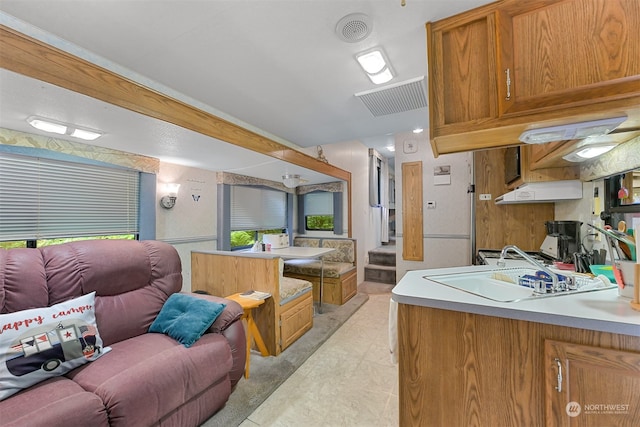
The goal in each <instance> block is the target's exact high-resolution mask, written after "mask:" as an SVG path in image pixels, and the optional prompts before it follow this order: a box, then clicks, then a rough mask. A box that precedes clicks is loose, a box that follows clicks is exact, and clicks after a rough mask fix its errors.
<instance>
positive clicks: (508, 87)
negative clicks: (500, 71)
mask: <svg viewBox="0 0 640 427" xmlns="http://www.w3.org/2000/svg"><path fill="white" fill-rule="evenodd" d="M504 73H505V74H506V75H507V97H506V98H505V99H506V100H507V101H509V100H510V99H511V70H510V69H509V68H507V69H506V70H504Z"/></svg>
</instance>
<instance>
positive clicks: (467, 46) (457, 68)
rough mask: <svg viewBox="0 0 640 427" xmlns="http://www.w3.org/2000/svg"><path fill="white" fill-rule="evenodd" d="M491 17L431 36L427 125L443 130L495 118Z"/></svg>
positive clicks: (493, 29) (493, 27) (493, 31)
mask: <svg viewBox="0 0 640 427" xmlns="http://www.w3.org/2000/svg"><path fill="white" fill-rule="evenodd" d="M494 33H495V25H494V19H493V15H490V16H484V17H481V18H480V19H475V20H472V21H470V22H468V23H465V24H462V25H459V26H456V27H453V28H451V29H445V30H442V31H437V32H434V33H432V37H433V39H432V43H429V46H431V47H432V48H433V52H432V55H433V58H434V61H432V62H431V64H438V65H439V66H435V67H432V68H431V70H430V75H431V79H432V81H433V90H432V91H431V104H432V105H433V106H434V107H435V108H433V109H432V110H431V111H432V113H433V114H432V116H431V123H432V125H433V126H435V127H436V128H446V127H447V126H455V125H458V124H461V123H467V124H469V123H471V124H472V123H474V122H478V121H482V120H486V119H489V118H494V117H496V114H497V109H496V104H495V78H494V74H495V73H494V68H495V65H494V62H495V54H494V52H493V51H492V52H489V51H488V47H489V46H491V45H492V44H493V43H492V42H494V39H493V34H494Z"/></svg>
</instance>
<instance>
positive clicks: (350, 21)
mask: <svg viewBox="0 0 640 427" xmlns="http://www.w3.org/2000/svg"><path fill="white" fill-rule="evenodd" d="M372 29H373V25H372V24H371V19H370V18H369V17H368V16H367V15H365V14H364V13H351V14H349V15H347V16H345V17H344V18H342V19H341V20H340V21H338V24H337V25H336V34H337V36H338V38H339V39H340V40H342V41H344V42H347V43H355V42H359V41H362V40H364V39H366V38H367V37H369V34H371V30H372Z"/></svg>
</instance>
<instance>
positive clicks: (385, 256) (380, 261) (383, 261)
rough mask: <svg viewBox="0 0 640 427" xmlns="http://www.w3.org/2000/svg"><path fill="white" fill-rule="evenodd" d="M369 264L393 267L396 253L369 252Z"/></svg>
mask: <svg viewBox="0 0 640 427" xmlns="http://www.w3.org/2000/svg"><path fill="white" fill-rule="evenodd" d="M369 264H375V265H386V266H395V265H396V253H395V251H393V252H389V251H378V250H371V251H369Z"/></svg>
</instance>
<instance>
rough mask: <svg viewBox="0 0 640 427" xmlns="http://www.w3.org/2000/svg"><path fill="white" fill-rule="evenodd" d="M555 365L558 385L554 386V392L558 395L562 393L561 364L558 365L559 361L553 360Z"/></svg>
mask: <svg viewBox="0 0 640 427" xmlns="http://www.w3.org/2000/svg"><path fill="white" fill-rule="evenodd" d="M555 361H556V363H557V364H558V385H557V386H556V390H558V393H562V364H561V363H560V359H558V358H557V357H556V358H555Z"/></svg>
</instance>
